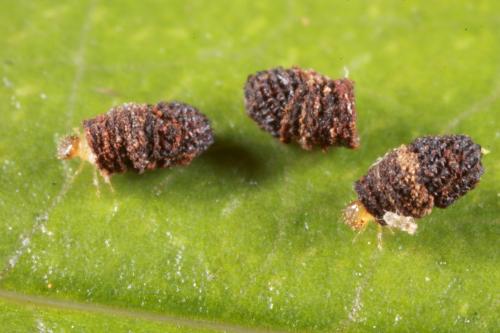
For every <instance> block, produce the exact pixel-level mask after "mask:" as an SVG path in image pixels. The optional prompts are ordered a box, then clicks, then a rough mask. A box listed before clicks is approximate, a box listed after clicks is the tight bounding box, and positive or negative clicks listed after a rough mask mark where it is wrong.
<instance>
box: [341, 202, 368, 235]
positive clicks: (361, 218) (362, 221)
mask: <svg viewBox="0 0 500 333" xmlns="http://www.w3.org/2000/svg"><path fill="white" fill-rule="evenodd" d="M342 216H343V218H344V223H345V224H347V225H348V226H350V227H351V228H352V229H353V230H363V229H364V228H366V225H367V224H368V222H370V221H373V220H374V219H375V218H374V217H373V215H372V214H370V213H368V211H367V210H366V208H365V206H363V204H362V203H361V201H359V200H356V201H353V202H351V203H350V204H349V205H348V206H347V207H346V208H344V210H343V212H342Z"/></svg>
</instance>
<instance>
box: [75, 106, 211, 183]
mask: <svg viewBox="0 0 500 333" xmlns="http://www.w3.org/2000/svg"><path fill="white" fill-rule="evenodd" d="M83 127H84V130H85V138H86V140H87V143H88V145H89V147H90V149H91V151H92V153H93V154H94V155H95V163H96V165H97V167H98V168H99V170H100V171H101V172H103V173H105V174H108V175H110V174H113V173H119V172H124V171H127V170H133V171H136V172H139V173H142V172H143V171H145V170H152V169H156V168H165V167H171V166H174V165H187V164H189V163H190V162H191V161H192V160H193V159H194V158H195V157H196V156H198V155H200V154H201V153H202V152H203V151H205V150H206V149H207V148H208V146H210V145H211V144H212V143H213V135H212V130H211V128H210V123H209V121H208V119H207V118H206V117H205V116H204V115H203V114H201V113H200V112H199V111H198V110H196V109H195V108H194V107H192V106H190V105H187V104H183V103H178V102H170V103H166V102H160V103H158V104H154V105H150V104H135V103H126V104H123V105H120V106H116V107H114V108H112V109H111V110H109V111H108V112H107V113H106V114H104V115H99V116H97V117H95V118H93V119H89V120H85V121H84V122H83Z"/></svg>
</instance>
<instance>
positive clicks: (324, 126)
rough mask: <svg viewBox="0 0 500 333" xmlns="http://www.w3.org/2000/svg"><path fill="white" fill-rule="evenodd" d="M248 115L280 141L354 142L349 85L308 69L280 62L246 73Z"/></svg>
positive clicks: (351, 86)
mask: <svg viewBox="0 0 500 333" xmlns="http://www.w3.org/2000/svg"><path fill="white" fill-rule="evenodd" d="M245 107H246V110H247V113H248V115H249V116H250V117H251V118H252V119H253V120H255V121H256V122H257V124H258V125H259V126H260V127H261V128H262V129H263V130H265V131H267V132H269V133H271V135H272V136H273V137H276V138H279V139H280V141H281V142H283V143H289V142H291V141H296V142H298V143H299V144H300V145H301V146H302V148H304V149H308V150H309V149H312V148H313V147H314V146H319V147H321V148H323V149H326V148H327V147H329V146H346V147H349V148H356V147H358V146H359V137H358V134H357V130H356V108H355V102H354V84H353V82H352V81H351V80H349V79H347V78H344V79H340V80H332V79H330V78H328V77H326V76H324V75H321V74H318V73H317V72H315V71H314V70H311V69H309V70H303V69H300V68H297V67H293V68H291V69H283V68H281V67H278V68H275V69H270V70H267V71H261V72H257V73H256V74H254V75H250V76H249V77H248V79H247V82H246V85H245Z"/></svg>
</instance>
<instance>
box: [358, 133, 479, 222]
mask: <svg viewBox="0 0 500 333" xmlns="http://www.w3.org/2000/svg"><path fill="white" fill-rule="evenodd" d="M481 156H482V152H481V146H479V145H478V144H475V143H474V142H473V141H472V139H471V138H470V137H468V136H466V135H446V136H427V137H421V138H418V139H416V140H414V141H413V142H412V143H410V144H409V145H403V146H401V147H399V148H397V149H394V150H392V151H390V152H389V153H387V154H386V155H385V156H384V157H383V158H381V159H380V160H379V161H377V162H376V163H375V164H374V165H373V166H372V167H371V168H370V169H369V170H368V173H367V174H366V175H365V176H364V177H362V178H361V179H360V180H358V181H357V182H356V183H355V190H356V192H357V194H358V199H359V201H360V202H361V203H362V204H363V206H364V207H365V208H366V210H367V211H368V212H369V213H370V214H371V215H372V216H374V217H375V218H376V220H377V221H378V222H379V223H380V224H382V225H385V224H386V221H384V219H383V217H384V214H386V213H387V212H393V213H396V214H398V215H401V216H409V217H413V218H420V217H423V216H425V215H427V214H429V213H430V212H431V211H432V208H433V207H434V206H437V207H439V208H446V207H448V206H449V205H451V204H452V203H453V202H455V201H456V200H457V199H458V198H460V197H461V196H463V195H464V194H466V193H467V192H468V191H469V190H471V189H473V188H474V187H475V185H476V184H477V183H478V182H479V179H480V178H481V175H482V174H483V172H484V170H483V166H482V164H481Z"/></svg>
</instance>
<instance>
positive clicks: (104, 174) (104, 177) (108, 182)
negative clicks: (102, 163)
mask: <svg viewBox="0 0 500 333" xmlns="http://www.w3.org/2000/svg"><path fill="white" fill-rule="evenodd" d="M101 176H102V179H104V182H105V183H106V184H108V185H109V189H110V190H111V192H112V193H115V189H114V188H113V185H111V177H110V176H109V175H108V174H107V173H101Z"/></svg>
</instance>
